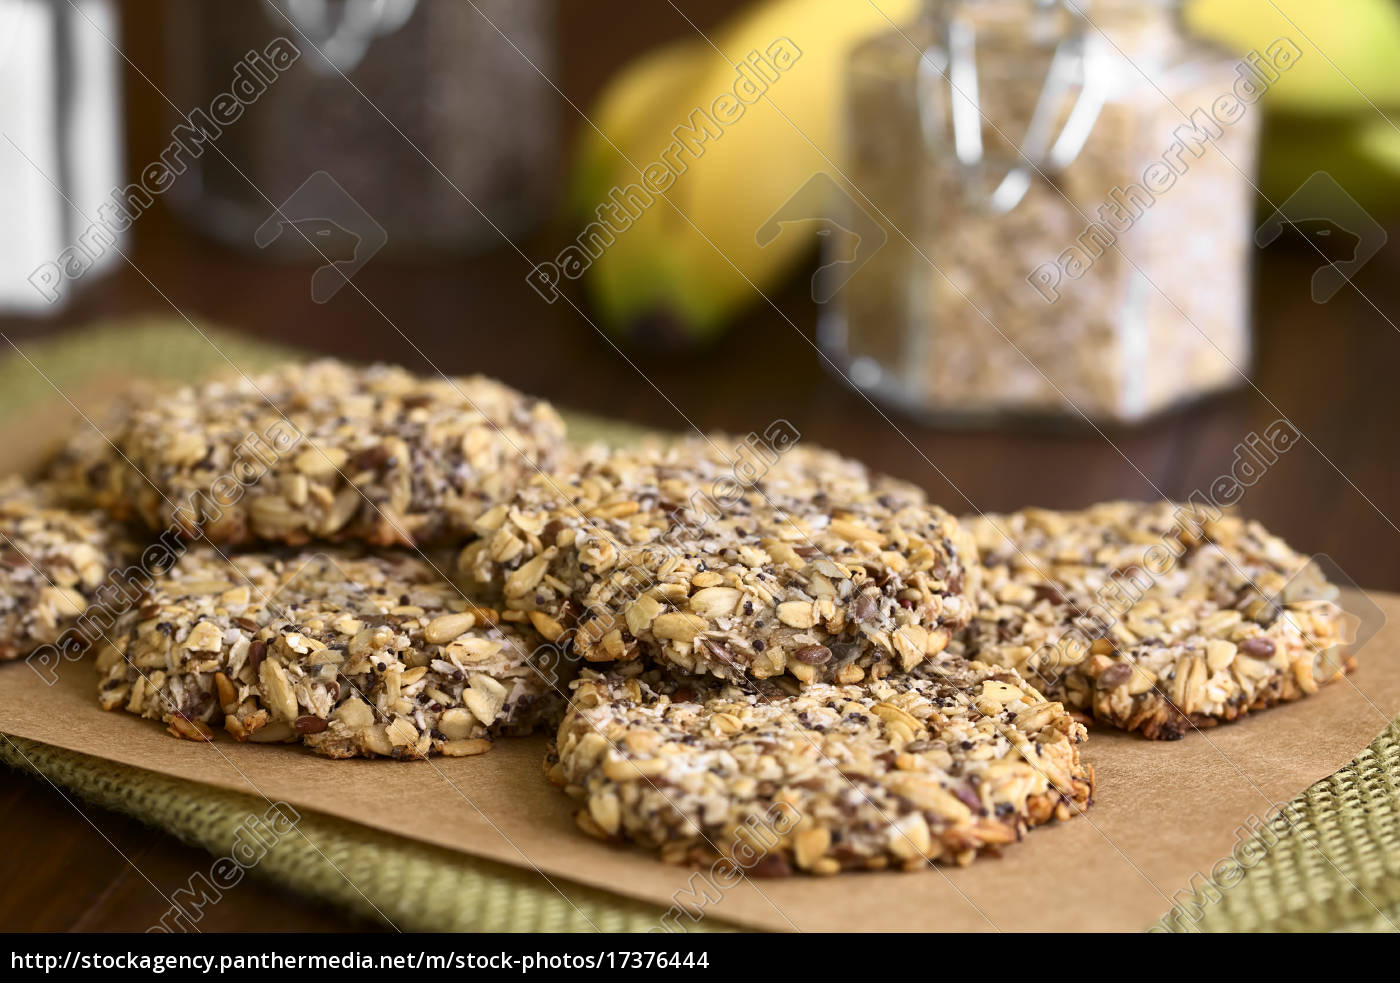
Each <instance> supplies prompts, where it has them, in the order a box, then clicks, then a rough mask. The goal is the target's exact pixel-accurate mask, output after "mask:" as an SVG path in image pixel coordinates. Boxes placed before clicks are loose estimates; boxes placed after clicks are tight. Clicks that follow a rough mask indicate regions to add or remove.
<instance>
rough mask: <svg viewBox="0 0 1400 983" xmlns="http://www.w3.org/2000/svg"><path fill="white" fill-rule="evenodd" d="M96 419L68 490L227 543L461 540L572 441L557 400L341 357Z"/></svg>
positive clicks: (55, 466)
mask: <svg viewBox="0 0 1400 983" xmlns="http://www.w3.org/2000/svg"><path fill="white" fill-rule="evenodd" d="M91 429H92V428H91V427H88V426H86V425H85V427H84V429H83V432H81V433H80V434H78V435H77V436H76V437H75V440H74V441H73V444H72V446H71V447H70V448H69V449H67V450H65V451H63V452H60V454H59V455H58V456H57V458H56V459H55V460H54V462H53V463H52V466H51V474H52V475H53V477H54V478H55V480H56V481H59V482H61V483H62V484H63V485H64V486H65V487H66V488H67V489H68V493H69V496H70V497H71V498H74V499H78V500H82V501H86V502H88V503H91V504H94V505H97V506H99V507H102V508H105V509H108V510H110V511H112V512H114V513H115V514H118V515H122V514H126V513H129V514H131V515H133V516H134V517H136V518H139V519H141V520H142V521H144V522H145V523H146V524H147V525H149V526H151V527H152V528H158V529H166V528H172V527H173V528H175V529H178V530H180V531H181V532H182V533H183V534H184V535H186V536H187V537H188V538H196V537H197V536H198V535H199V534H200V533H201V532H202V533H203V534H204V535H206V536H208V537H209V539H210V540H211V541H212V542H215V543H225V544H241V543H249V542H257V541H262V542H272V543H287V544H293V545H297V544H302V543H305V542H307V541H308V540H311V539H313V538H314V539H332V540H348V541H363V542H368V543H373V544H377V545H391V544H395V543H405V544H417V545H425V544H432V543H437V542H441V541H444V540H448V541H453V540H455V541H457V542H460V541H461V539H462V538H463V537H462V530H463V527H464V526H465V524H466V521H467V520H469V519H472V518H475V517H476V516H478V515H480V514H481V512H483V511H485V510H486V509H487V508H489V507H490V506H491V505H492V504H494V503H496V502H498V501H502V500H504V499H505V498H506V497H508V496H509V495H510V493H511V492H512V491H513V490H514V488H515V486H516V485H517V484H518V483H519V482H520V481H521V480H522V479H523V478H524V477H525V476H526V475H529V474H533V473H534V471H535V468H536V466H537V465H538V466H540V467H551V466H553V464H554V461H555V457H556V455H557V454H558V453H559V452H560V450H561V448H562V447H563V442H564V424H563V422H562V421H561V420H560V418H559V415H558V414H557V413H555V411H554V410H553V408H551V407H550V406H549V405H548V404H547V403H544V402H542V401H539V400H536V399H533V398H531V397H528V396H524V395H522V394H520V393H518V392H516V391H515V390H513V389H510V388H508V387H507V386H504V385H502V384H501V383H499V382H495V381H493V380H491V379H487V378H484V377H481V376H473V377H470V378H462V379H454V380H451V381H447V380H443V379H441V378H419V377H418V376H415V375H413V374H411V373H409V372H407V371H406V370H404V369H400V368H395V367H392V366H386V365H375V366H370V367H358V366H349V365H345V364H343V363H341V362H336V361H333V360H322V361H317V362H313V363H310V364H289V365H286V366H283V367H281V368H278V369H276V370H274V371H271V372H267V373H264V374H261V375H257V376H253V377H251V378H248V377H244V376H239V375H234V376H231V377H228V378H223V379H219V380H216V381H212V382H206V383H201V384H199V385H193V386H185V387H182V388H179V389H176V390H174V391H170V392H165V393H161V394H160V395H158V396H155V397H150V398H147V399H146V400H145V401H143V402H141V403H140V404H139V405H132V404H131V403H130V401H129V403H128V405H127V406H126V407H125V408H124V409H123V411H122V412H121V413H120V414H118V416H117V417H116V418H115V419H114V420H113V421H112V423H111V425H110V426H109V427H108V428H107V433H106V437H103V436H102V435H100V434H99V435H95V436H94V434H92V433H91V432H90V431H91ZM107 438H110V442H109V440H108V439H107ZM113 445H115V446H113Z"/></svg>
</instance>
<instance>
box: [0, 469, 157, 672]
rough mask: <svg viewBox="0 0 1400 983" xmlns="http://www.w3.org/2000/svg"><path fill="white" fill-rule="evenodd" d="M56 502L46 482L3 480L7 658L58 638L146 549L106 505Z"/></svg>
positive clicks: (0, 596)
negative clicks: (77, 507) (72, 506)
mask: <svg viewBox="0 0 1400 983" xmlns="http://www.w3.org/2000/svg"><path fill="white" fill-rule="evenodd" d="M55 503H56V495H55V493H54V491H53V489H52V488H50V487H49V486H47V485H43V484H35V483H32V482H29V481H27V480H26V479H24V478H21V477H18V476H11V477H8V478H5V479H3V480H0V659H14V658H18V657H21V656H24V655H28V654H29V653H30V652H32V651H34V650H35V649H36V648H38V647H39V646H41V645H51V644H53V643H54V642H56V641H58V639H59V637H60V636H61V635H63V634H64V633H65V632H66V631H67V630H68V629H69V628H71V627H72V626H74V625H75V624H77V622H78V619H79V617H81V616H82V614H83V613H84V612H85V611H87V610H88V609H89V608H90V607H92V606H93V605H96V604H101V603H104V597H103V595H102V592H101V591H102V587H103V584H104V583H105V582H106V580H107V578H108V575H109V574H110V573H111V572H112V571H113V570H115V569H117V568H118V567H120V566H122V565H124V564H125V563H127V562H128V561H129V560H131V559H132V558H134V557H135V556H136V555H137V553H138V552H139V548H138V547H137V545H136V543H135V542H134V541H133V540H132V538H131V536H130V534H129V532H128V531H127V530H126V529H125V528H124V527H123V526H122V525H121V524H120V523H118V522H116V521H114V520H113V519H111V518H110V517H109V516H107V514H106V513H104V512H99V511H69V510H67V509H65V508H62V507H60V506H59V505H57V504H55ZM70 654H71V653H70Z"/></svg>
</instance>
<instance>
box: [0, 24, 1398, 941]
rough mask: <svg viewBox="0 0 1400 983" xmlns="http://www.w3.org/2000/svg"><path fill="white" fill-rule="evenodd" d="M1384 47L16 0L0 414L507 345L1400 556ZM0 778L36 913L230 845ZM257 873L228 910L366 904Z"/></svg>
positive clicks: (1022, 30)
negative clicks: (246, 373) (338, 364)
mask: <svg viewBox="0 0 1400 983" xmlns="http://www.w3.org/2000/svg"><path fill="white" fill-rule="evenodd" d="M1397 57H1400V2H1397V0H1334V2H1332V3H1326V4H1323V3H1318V2H1316V0H1192V2H1190V3H1174V2H1171V0H1094V2H1092V3H1090V2H1088V0H1076V2H1068V0H1066V2H1058V0H927V2H923V0H704V2H700V0H662V2H656V0H237V2H228V0H223V2H216V0H171V2H168V3H167V2H163V0H125V2H116V0H0V81H2V82H3V84H0V137H3V140H0V180H2V181H3V189H4V190H3V193H0V233H2V234H0V339H2V340H3V342H4V344H3V345H0V404H3V407H0V412H5V413H10V414H21V413H23V414H28V416H25V417H24V419H30V418H34V417H36V416H42V415H44V414H47V413H50V412H51V411H53V410H54V409H55V408H59V409H61V408H62V400H61V399H60V398H59V394H57V393H55V392H54V389H58V390H59V392H60V393H62V395H63V396H66V397H69V398H74V397H81V396H82V395H83V394H80V393H77V392H76V391H74V390H75V388H76V387H78V386H81V385H84V383H81V382H78V381H76V380H78V379H79V378H80V375H81V373H79V372H78V369H77V366H79V365H81V366H83V371H84V372H89V373H90V370H91V368H92V366H93V364H94V363H96V364H97V366H98V367H99V368H102V367H105V368H106V369H107V370H108V375H112V376H117V377H121V376H123V375H124V374H125V373H129V372H132V371H136V372H139V373H142V374H146V373H152V374H162V375H173V376H181V375H189V374H195V373H197V372H203V371H206V370H207V368H208V367H209V366H210V365H214V364H219V363H221V362H222V360H223V359H224V358H225V357H227V359H228V360H229V361H232V362H233V363H234V364H235V365H243V364H252V362H253V361H256V362H258V363H259V364H266V362H267V360H268V359H269V358H275V357H278V354H277V353H278V352H280V351H282V350H285V349H292V350H295V351H300V352H313V353H329V354H334V355H337V356H340V357H343V358H346V359H352V360H372V359H381V360H388V361H393V362H399V363H402V364H405V365H407V366H409V367H411V368H413V369H416V370H420V371H424V372H431V371H442V372H447V373H466V372H484V373H488V374H491V375H494V376H497V377H500V378H501V379H504V380H505V381H507V382H509V383H510V384H512V385H514V386H517V387H519V388H521V389H523V390H527V391H529V392H532V393H535V394H538V395H540V396H544V397H547V398H549V399H551V400H553V401H555V402H556V403H558V404H559V405H560V406H562V407H564V408H567V409H570V410H574V411H580V412H582V413H585V414H590V415H592V416H595V417H604V418H610V419H617V420H625V421H629V422H632V423H635V424H639V425H642V426H646V427H652V428H657V429H662V430H669V431H687V430H690V429H692V428H699V429H702V430H710V429H715V428H722V429H726V430H730V431H734V432H737V433H739V434H747V433H750V432H754V431H757V432H760V433H761V432H763V431H764V430H765V429H766V428H767V427H768V426H769V425H770V424H772V423H773V422H774V421H777V420H786V421H788V422H789V423H790V424H791V425H792V426H794V427H795V428H796V429H797V430H798V431H799V432H800V433H801V435H802V437H803V439H806V440H810V441H813V442H816V443H821V444H825V445H828V446H831V447H834V448H837V449H839V450H841V451H844V452H846V453H849V454H853V455H857V456H859V457H861V458H862V459H864V460H866V461H867V462H869V463H870V464H872V465H874V466H875V467H878V468H881V469H884V470H886V471H889V472H893V473H894V474H896V475H898V476H900V477H903V478H907V479H910V480H912V481H915V482H917V483H919V484H921V485H923V486H924V487H926V488H927V489H929V491H930V493H931V494H932V495H933V496H934V497H935V498H936V499H937V500H938V501H939V502H941V503H942V504H944V505H945V506H947V507H948V508H949V509H951V510H952V511H954V512H972V511H990V510H1006V509H1013V508H1018V507H1021V506H1025V505H1028V504H1039V505H1045V506H1051V507H1077V506H1082V505H1085V504H1088V503H1090V502H1093V501H1098V500H1104V499H1109V498H1115V497H1126V498H1137V499H1155V498H1160V497H1162V496H1170V497H1174V498H1186V497H1195V498H1196V499H1197V500H1201V499H1206V500H1210V501H1213V502H1217V503H1219V504H1237V505H1238V506H1239V508H1240V509H1241V510H1242V511H1244V512H1245V513H1247V514H1249V515H1251V516H1254V517H1257V518H1259V519H1261V520H1262V521H1263V522H1265V523H1266V524H1267V525H1268V526H1269V527H1271V528H1272V529H1274V530H1275V531H1277V532H1278V533H1280V534H1282V535H1283V536H1284V537H1286V538H1287V539H1288V540H1289V541H1290V542H1292V543H1293V544H1294V545H1296V546H1297V547H1298V548H1299V549H1301V550H1303V551H1305V552H1309V553H1317V554H1324V555H1326V556H1327V557H1329V558H1330V560H1329V561H1328V562H1327V564H1326V565H1327V566H1328V568H1329V569H1331V570H1332V571H1334V573H1335V575H1336V576H1338V577H1340V578H1342V579H1344V580H1347V581H1351V582H1353V583H1358V584H1360V585H1362V586H1364V587H1365V588H1368V589H1382V590H1397V589H1400V549H1397V548H1396V547H1397V545H1400V525H1397V519H1400V483H1397V481H1396V476H1395V466H1394V459H1395V452H1396V449H1397V441H1396V436H1395V434H1396V424H1397V397H1396V390H1397V387H1396V384H1395V377H1396V367H1397V356H1398V355H1400V329H1397V320H1400V261H1397V251H1396V245H1395V239H1396V236H1397V233H1400V193H1397V187H1398V186H1400V185H1398V184H1397V178H1398V177H1400V120H1397V119H1396V117H1397V116H1400V73H1397V71H1396V64H1397ZM273 346H276V347H275V349H274V348H273ZM108 363H109V364H108ZM39 366H44V367H45V369H44V370H41V369H40V368H39ZM64 366H67V367H68V369H69V371H67V372H62V371H59V369H60V368H63V367H64ZM36 375H38V376H42V378H35V376H36ZM16 418H18V417H16ZM13 429H14V428H13V427H11V430H13ZM11 450H13V448H11ZM3 799H4V802H5V806H4V809H3V813H4V816H5V818H6V820H7V822H8V823H9V830H10V833H11V836H12V839H13V840H14V841H15V842H21V843H40V844H44V845H47V846H49V847H51V848H50V849H43V850H39V851H15V852H13V856H12V863H11V866H10V869H8V870H6V871H5V872H4V873H5V876H6V883H7V884H8V885H9V886H10V888H11V889H10V890H7V891H6V892H5V896H4V898H3V900H0V919H3V923H4V924H5V925H6V926H7V927H9V928H11V929H15V930H23V929H27V928H39V929H49V930H52V929H57V928H72V927H76V928H79V929H83V928H103V929H122V928H125V929H129V930H138V931H139V930H142V929H144V928H145V927H146V926H147V925H149V924H151V923H152V922H153V920H154V919H156V918H158V917H159V916H160V914H161V912H162V910H163V906H164V902H163V901H160V899H159V898H158V897H155V896H154V895H153V894H152V892H151V891H150V890H149V886H150V885H148V884H144V883H142V881H141V880H140V879H139V878H137V877H134V876H129V875H128V874H127V873H125V872H124V873H123V874H122V875H120V876H117V877H115V879H114V878H113V877H112V876H111V875H110V874H108V875H104V874H103V873H102V872H103V871H106V870H110V867H111V857H110V850H111V848H112V847H109V846H108V845H107V844H108V843H111V844H112V846H114V847H116V848H117V849H120V850H121V851H122V852H123V853H124V854H125V855H126V856H128V857H130V858H133V859H134V860H136V861H139V863H140V865H141V869H142V871H143V872H144V873H145V874H146V875H147V876H148V878H149V879H153V883H158V884H160V885H162V886H165V887H166V888H173V887H175V886H179V885H182V884H184V883H185V882H186V880H187V878H188V876H189V871H190V870H192V869H203V868H204V867H205V866H206V865H207V862H208V858H207V857H206V856H205V855H204V854H203V853H202V852H201V851H199V850H196V849H193V848H186V847H182V846H180V845H179V844H177V843H175V842H174V841H173V840H172V839H171V838H170V837H168V836H166V835H164V834H161V833H158V832H156V831H153V830H151V829H149V828H146V827H144V826H142V825H140V824H139V823H136V822H134V821H131V820H127V819H123V818H121V817H118V816H116V815H113V814H107V813H97V814H96V817H97V818H96V820H94V819H92V818H90V817H88V816H87V815H86V813H84V816H83V818H79V817H78V816H76V815H75V814H74V813H73V805H72V804H71V803H69V802H66V801H64V800H63V799H62V798H60V797H59V795H58V794H57V793H55V792H53V791H51V790H50V789H49V788H48V787H47V786H44V785H41V784H40V783H38V782H35V781H31V780H29V779H26V778H21V777H19V776H16V777H15V778H14V779H13V780H12V782H11V783H10V784H9V785H8V786H7V787H6V789H5V791H4V795H3ZM83 808H84V809H88V811H93V812H95V810H91V809H89V807H86V806H84V807H83ZM98 821H100V826H101V828H102V830H103V831H104V833H103V835H104V837H106V838H109V839H108V840H107V842H106V843H104V842H103V841H102V840H100V839H99V838H97V837H94V836H93V835H92V830H91V828H90V827H89V826H88V825H87V823H88V822H93V823H94V824H96V823H97V822H98ZM75 871H82V872H89V871H90V872H92V876H90V877H82V878H80V879H79V880H78V881H75V880H74V877H75V875H74V872H75ZM238 892H239V893H238V896H237V900H236V901H230V902H227V903H224V904H221V905H219V906H218V907H217V908H215V909H212V911H211V912H209V918H208V919H207V920H206V921H205V922H204V923H202V927H203V928H205V929H206V930H210V929H263V930H282V929H285V928H287V927H289V926H294V927H297V928H303V929H311V928H319V929H323V930H345V929H347V928H350V929H366V930H367V929H371V928H373V927H374V925H373V924H372V923H369V922H362V923H357V922H353V921H347V916H346V915H344V914H343V913H341V912H339V911H336V910H332V909H329V908H326V907H323V906H320V905H314V904H310V903H308V902H307V901H306V900H305V899H303V898H299V897H296V896H293V895H290V894H289V893H288V892H286V891H283V890H280V889H277V888H274V887H272V886H269V885H268V884H266V883H264V882H249V883H246V884H243V885H240V886H239V888H238ZM158 902H159V907H156V905H157V903H158Z"/></svg>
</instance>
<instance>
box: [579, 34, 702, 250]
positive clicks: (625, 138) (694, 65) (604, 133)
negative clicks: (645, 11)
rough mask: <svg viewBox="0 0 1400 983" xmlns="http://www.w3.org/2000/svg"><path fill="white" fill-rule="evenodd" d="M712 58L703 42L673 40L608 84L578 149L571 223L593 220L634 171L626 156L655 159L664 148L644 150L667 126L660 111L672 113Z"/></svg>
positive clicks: (592, 109)
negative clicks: (645, 139)
mask: <svg viewBox="0 0 1400 983" xmlns="http://www.w3.org/2000/svg"><path fill="white" fill-rule="evenodd" d="M713 57H716V56H715V54H714V49H713V48H711V47H710V46H709V45H708V44H706V43H705V42H704V40H703V39H701V38H698V37H697V38H694V39H686V40H682V41H673V42H671V43H669V44H665V45H662V46H661V47H659V48H653V49H651V50H650V51H648V52H646V53H645V54H643V55H641V56H640V57H638V58H636V59H634V60H633V61H631V62H630V63H628V64H627V65H626V66H625V67H624V68H623V69H622V71H621V72H619V73H618V74H617V75H616V76H614V77H613V78H612V79H611V80H610V81H609V82H608V84H607V86H606V87H605V88H604V90H603V92H602V94H601V95H600V96H599V97H598V99H597V101H596V102H595V103H594V104H593V105H592V106H591V107H590V108H589V110H588V119H587V121H585V122H584V123H583V124H582V127H581V129H580V134H579V138H578V145H577V147H576V148H575V150H574V155H573V163H572V173H571V174H570V184H569V191H568V196H567V208H568V215H569V218H570V219H571V220H572V221H574V222H576V223H579V224H580V225H582V224H586V223H587V222H590V221H592V220H593V217H594V216H593V210H594V209H595V208H596V207H597V206H598V205H599V204H600V203H601V202H603V201H605V200H606V198H607V195H608V192H609V191H611V190H612V188H613V187H614V186H615V185H616V184H617V183H618V182H619V181H620V180H622V179H623V178H624V177H626V176H627V175H628V174H630V173H632V165H631V164H629V163H628V162H627V160H626V159H624V156H623V155H624V154H627V155H629V156H630V155H632V154H635V153H644V154H647V155H650V154H654V153H655V152H656V150H657V149H659V148H652V149H641V139H642V137H643V136H646V137H648V138H650V136H651V135H652V134H653V133H654V132H655V130H656V129H657V128H658V127H660V126H662V125H663V124H664V122H665V120H664V119H660V120H658V119H657V116H658V112H659V111H665V112H670V108H669V107H670V105H671V104H672V103H673V102H674V101H676V99H677V98H678V97H679V95H680V93H681V92H682V91H683V90H684V89H685V88H686V87H688V86H689V85H690V84H691V83H692V82H693V81H694V79H695V77H696V75H697V74H698V73H699V71H700V69H701V68H703V67H704V63H705V60H706V59H707V58H713ZM650 159H651V158H650V156H648V157H647V160H650ZM629 180H635V177H632V178H629Z"/></svg>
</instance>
